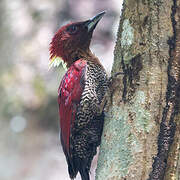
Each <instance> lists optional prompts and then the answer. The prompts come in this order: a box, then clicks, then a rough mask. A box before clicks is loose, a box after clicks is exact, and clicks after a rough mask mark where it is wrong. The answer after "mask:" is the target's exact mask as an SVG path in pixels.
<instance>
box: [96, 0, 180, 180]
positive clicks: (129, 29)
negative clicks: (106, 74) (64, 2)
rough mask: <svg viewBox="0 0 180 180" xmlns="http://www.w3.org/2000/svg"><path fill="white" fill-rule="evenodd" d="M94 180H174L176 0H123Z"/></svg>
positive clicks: (178, 85) (178, 49)
mask: <svg viewBox="0 0 180 180" xmlns="http://www.w3.org/2000/svg"><path fill="white" fill-rule="evenodd" d="M114 54H115V59H114V65H113V70H112V74H114V73H116V72H119V71H123V72H124V73H125V74H124V76H122V77H118V79H117V80H116V82H115V83H114V85H115V89H114V91H113V94H112V105H111V107H110V110H109V112H108V114H107V116H106V119H105V125H104V132H103V135H102V144H101V147H100V156H99V160H98V168H97V171H96V180H102V179H103V180H121V179H122V180H132V179H133V180H146V179H149V180H162V179H165V180H171V179H172V180H175V179H177V180H178V176H179V172H178V169H179V168H178V164H179V162H178V161H179V132H180V129H179V125H180V123H179V121H180V108H179V102H180V0H173V1H169V0H125V1H124V4H123V10H122V16H121V20H120V25H119V30H118V39H117V43H116V47H115V53H114Z"/></svg>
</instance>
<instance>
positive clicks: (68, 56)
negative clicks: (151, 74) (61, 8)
mask: <svg viewBox="0 0 180 180" xmlns="http://www.w3.org/2000/svg"><path fill="white" fill-rule="evenodd" d="M104 14H105V12H102V13H99V14H98V15H96V16H95V17H93V18H91V19H89V20H87V21H83V22H76V23H70V24H67V25H65V26H63V27H61V28H60V29H59V30H58V31H57V32H56V34H55V35H54V37H53V39H52V41H51V43H50V48H49V50H50V60H51V61H53V60H54V59H55V58H56V57H60V58H62V59H63V60H64V62H65V63H67V66H70V65H71V64H72V63H73V62H75V61H76V60H78V59H80V58H83V56H85V54H87V53H88V52H89V45H90V42H91V38H92V33H93V30H94V29H95V27H96V25H97V23H98V22H99V21H100V19H101V18H102V16H103V15H104Z"/></svg>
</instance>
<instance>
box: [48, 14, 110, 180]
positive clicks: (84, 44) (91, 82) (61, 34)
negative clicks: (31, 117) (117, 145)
mask: <svg viewBox="0 0 180 180" xmlns="http://www.w3.org/2000/svg"><path fill="white" fill-rule="evenodd" d="M104 14H105V12H101V13H99V14H97V15H96V16H94V17H93V18H91V19H89V20H86V21H83V22H76V23H70V24H67V25H65V26H63V27H61V28H60V29H59V30H58V31H57V32H56V33H55V35H54V37H53V38H52V41H51V43H50V48H49V50H50V61H51V62H53V61H55V59H57V58H61V59H62V60H63V61H64V63H66V65H67V68H68V70H67V72H66V73H65V75H64V77H63V78H62V81H61V83H60V86H59V89H58V104H59V116H60V130H61V133H60V137H61V144H62V147H63V151H64V154H65V156H66V161H67V164H68V172H69V176H70V178H71V179H74V178H75V177H76V175H77V173H78V172H79V173H80V175H81V179H82V180H89V179H90V177H89V171H90V167H91V162H92V159H93V157H94V155H95V154H96V149H97V146H99V145H100V142H101V135H102V130H103V123H104V111H103V108H104V104H105V103H104V97H105V93H106V91H107V87H108V77H107V74H106V72H105V69H104V67H103V66H102V64H101V63H100V60H99V59H98V58H97V57H96V56H95V55H94V54H93V53H92V52H91V50H90V48H89V46H90V42H91V38H92V34H93V31H94V29H95V27H96V25H97V23H98V22H99V21H100V19H101V18H102V17H103V15H104Z"/></svg>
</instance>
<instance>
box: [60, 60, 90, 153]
mask: <svg viewBox="0 0 180 180" xmlns="http://www.w3.org/2000/svg"><path fill="white" fill-rule="evenodd" d="M85 68H86V61H85V60H82V59H80V60H78V61H76V62H75V63H74V64H73V65H72V66H71V67H70V68H69V69H68V71H67V72H66V74H65V75H64V77H63V79H62V81H61V84H60V87H59V90H58V94H59V96H58V103H59V116H60V128H61V143H62V146H63V150H64V151H65V154H67V153H68V154H69V150H70V136H71V128H72V126H73V123H74V120H75V113H76V110H77V106H78V104H79V102H80V99H81V95H82V92H83V89H84V83H83V81H84V71H85Z"/></svg>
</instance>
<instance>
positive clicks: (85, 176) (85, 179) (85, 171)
mask: <svg viewBox="0 0 180 180" xmlns="http://www.w3.org/2000/svg"><path fill="white" fill-rule="evenodd" d="M79 172H80V175H81V180H90V178H89V171H88V169H87V168H82V169H80V170H79Z"/></svg>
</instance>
